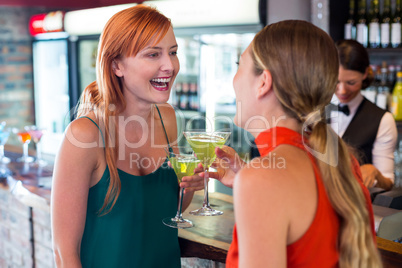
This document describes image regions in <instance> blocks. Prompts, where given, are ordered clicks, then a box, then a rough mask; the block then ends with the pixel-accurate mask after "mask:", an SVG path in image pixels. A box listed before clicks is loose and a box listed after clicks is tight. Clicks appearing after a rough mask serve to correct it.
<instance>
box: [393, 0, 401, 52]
mask: <svg viewBox="0 0 402 268" xmlns="http://www.w3.org/2000/svg"><path fill="white" fill-rule="evenodd" d="M401 10H402V8H401V0H395V12H394V16H393V19H392V24H391V46H392V47H393V48H397V47H401V29H402V27H401V22H402V14H401Z"/></svg>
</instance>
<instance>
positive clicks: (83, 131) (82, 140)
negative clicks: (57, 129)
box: [65, 115, 103, 148]
mask: <svg viewBox="0 0 402 268" xmlns="http://www.w3.org/2000/svg"><path fill="white" fill-rule="evenodd" d="M88 117H89V118H90V119H91V120H92V121H91V120H90V119H89V118H86V117H81V118H77V119H75V120H74V121H72V122H71V123H70V124H69V125H68V127H67V129H66V132H65V139H66V140H68V141H69V142H70V143H72V144H73V145H76V146H79V147H82V146H84V147H86V148H89V147H99V146H100V145H102V143H103V141H102V135H101V133H100V130H99V128H98V127H97V126H96V125H95V124H94V122H95V123H96V124H97V125H99V122H98V120H97V118H96V117H95V116H93V115H89V116H88Z"/></svg>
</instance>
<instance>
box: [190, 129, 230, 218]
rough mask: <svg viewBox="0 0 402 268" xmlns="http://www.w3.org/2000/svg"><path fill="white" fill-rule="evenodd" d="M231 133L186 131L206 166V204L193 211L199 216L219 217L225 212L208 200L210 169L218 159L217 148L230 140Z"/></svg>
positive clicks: (191, 144) (196, 152) (198, 156)
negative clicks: (213, 206)
mask: <svg viewBox="0 0 402 268" xmlns="http://www.w3.org/2000/svg"><path fill="white" fill-rule="evenodd" d="M229 135H230V132H205V131H185V132H184V136H185V137H186V140H187V142H188V143H189V144H190V146H191V148H192V149H193V151H194V153H195V155H196V156H197V158H198V159H199V160H200V161H201V162H202V163H203V166H204V202H203V204H202V208H200V209H197V210H194V211H191V212H190V214H192V215H197V216H217V215H222V214H223V212H222V211H219V210H215V209H213V208H211V206H210V204H209V198H208V179H209V167H210V165H211V164H212V163H213V162H214V160H215V158H216V154H215V147H217V146H218V147H222V146H223V145H224V144H225V142H226V140H227V139H228V138H229Z"/></svg>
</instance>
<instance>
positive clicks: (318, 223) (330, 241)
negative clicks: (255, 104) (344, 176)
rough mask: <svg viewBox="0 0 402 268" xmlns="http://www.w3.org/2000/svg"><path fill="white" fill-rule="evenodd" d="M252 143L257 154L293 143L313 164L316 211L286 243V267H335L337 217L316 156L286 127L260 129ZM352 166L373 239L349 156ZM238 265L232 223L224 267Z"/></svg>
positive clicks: (336, 262)
mask: <svg viewBox="0 0 402 268" xmlns="http://www.w3.org/2000/svg"><path fill="white" fill-rule="evenodd" d="M255 143H256V144H257V147H258V150H259V152H260V155H261V156H265V155H267V154H268V153H270V152H271V151H272V150H274V149H275V148H276V147H277V146H279V145H281V144H288V145H293V146H296V147H298V148H300V149H302V150H305V151H306V152H307V153H308V155H309V157H310V160H311V162H312V164H313V169H314V174H315V179H316V185H317V192H318V205H317V211H316V214H315V217H314V220H313V222H312V223H311V225H310V227H309V228H308V230H307V231H306V233H305V234H304V235H303V236H302V237H301V238H300V239H299V240H297V241H296V242H294V243H293V244H290V245H288V246H287V248H286V251H287V267H306V268H307V267H309V268H310V267H338V259H339V253H338V249H337V241H338V232H339V217H338V215H337V213H336V212H335V210H334V209H333V208H332V205H331V203H330V201H329V199H328V196H327V193H326V191H325V186H324V184H323V182H322V179H321V173H320V170H319V168H318V165H317V163H316V160H315V158H314V156H312V155H311V154H310V153H309V152H308V151H307V148H306V147H307V145H306V144H303V140H302V136H301V135H300V134H299V133H297V132H295V131H293V130H290V129H288V128H283V127H276V128H271V129H268V130H266V131H264V132H262V133H260V134H259V135H258V137H257V138H256V139H255ZM353 169H354V173H355V176H356V178H357V179H358V181H359V183H360V185H361V187H362V189H363V193H364V196H365V198H366V202H367V209H368V211H369V215H370V225H371V229H372V232H373V237H374V239H375V231H374V215H373V209H372V206H371V199H370V194H369V192H368V190H367V188H366V187H365V186H364V185H363V183H362V177H361V173H360V168H359V164H358V162H357V161H356V159H353ZM238 265H239V248H238V240H237V231H236V224H235V226H234V229H233V240H232V244H231V245H230V248H229V251H228V255H227V258H226V267H227V268H229V267H238Z"/></svg>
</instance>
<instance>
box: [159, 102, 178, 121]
mask: <svg viewBox="0 0 402 268" xmlns="http://www.w3.org/2000/svg"><path fill="white" fill-rule="evenodd" d="M157 107H158V109H159V112H160V113H161V116H162V119H163V121H165V120H171V119H172V118H173V119H176V112H175V110H174V108H173V106H172V105H170V104H169V103H162V104H158V105H157ZM158 117H159V115H158Z"/></svg>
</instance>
